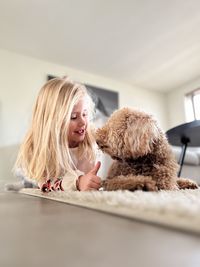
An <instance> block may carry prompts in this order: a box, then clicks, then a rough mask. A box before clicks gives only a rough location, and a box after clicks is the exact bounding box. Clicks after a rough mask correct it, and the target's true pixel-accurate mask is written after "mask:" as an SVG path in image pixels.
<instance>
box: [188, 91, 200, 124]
mask: <svg viewBox="0 0 200 267" xmlns="http://www.w3.org/2000/svg"><path fill="white" fill-rule="evenodd" d="M185 107H186V117H187V121H193V120H200V88H198V89H196V90H194V91H192V92H190V93H188V94H186V96H185Z"/></svg>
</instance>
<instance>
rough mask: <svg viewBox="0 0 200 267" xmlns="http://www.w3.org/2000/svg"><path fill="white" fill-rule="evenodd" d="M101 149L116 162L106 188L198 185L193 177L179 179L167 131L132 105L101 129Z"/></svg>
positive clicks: (145, 188)
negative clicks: (132, 107) (166, 134)
mask: <svg viewBox="0 0 200 267" xmlns="http://www.w3.org/2000/svg"><path fill="white" fill-rule="evenodd" d="M96 142H97V144H98V146H99V148H100V149H101V150H102V151H103V152H105V153H107V154H109V155H110V156H111V157H112V158H113V159H114V162H113V163H112V165H111V167H110V169H109V172H108V177H107V179H106V180H105V181H103V183H102V186H103V188H104V190H109V191H110V190H118V189H127V190H131V191H133V190H137V189H140V190H147V191H157V190H176V189H185V188H191V189H195V188H198V185H197V184H196V183H195V182H193V181H192V180H189V179H184V178H178V177H177V170H178V164H177V163H176V161H175V158H174V156H173V154H172V151H171V148H170V145H169V144H168V141H167V138H166V136H165V134H164V133H163V131H162V130H161V129H160V128H159V127H158V125H157V122H156V121H155V120H154V119H153V117H152V116H151V115H149V114H147V113H145V112H142V111H138V110H135V109H130V108H123V109H120V110H117V111H115V112H114V113H113V114H112V115H111V117H110V118H109V119H108V121H107V122H106V124H105V125H104V126H103V127H102V128H100V129H98V130H97V132H96Z"/></svg>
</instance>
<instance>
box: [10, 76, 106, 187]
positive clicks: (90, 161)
mask: <svg viewBox="0 0 200 267" xmlns="http://www.w3.org/2000/svg"><path fill="white" fill-rule="evenodd" d="M93 108H94V105H93V102H92V100H91V98H90V96H89V95H88V93H87V90H86V88H85V87H84V86H83V85H81V84H78V83H74V82H72V81H70V80H69V79H68V78H55V79H52V80H50V81H48V82H47V83H46V84H45V85H44V86H43V87H42V88H41V90H40V92H39V95H38V98H37V101H36V104H35V108H34V112H33V117H32V124H31V127H30V129H29V130H28V132H27V134H26V136H25V139H24V141H23V143H22V145H21V147H20V150H19V154H18V157H17V161H16V164H15V168H16V170H20V172H22V173H23V176H24V177H28V178H30V179H33V181H35V182H36V184H37V185H38V186H39V187H40V188H41V190H42V191H51V190H59V189H61V190H80V191H86V190H98V189H99V188H100V186H101V180H100V178H99V177H98V176H97V172H98V169H99V168H100V162H98V163H97V164H96V165H94V162H95V140H94V138H93V135H92V132H91V129H90V125H89V119H90V118H89V117H90V115H91V114H92V112H93Z"/></svg>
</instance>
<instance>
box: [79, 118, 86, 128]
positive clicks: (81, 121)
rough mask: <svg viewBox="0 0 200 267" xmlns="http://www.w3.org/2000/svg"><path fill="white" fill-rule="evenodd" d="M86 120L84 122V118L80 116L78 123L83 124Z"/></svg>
mask: <svg viewBox="0 0 200 267" xmlns="http://www.w3.org/2000/svg"><path fill="white" fill-rule="evenodd" d="M85 124H86V122H85V118H84V117H80V120H79V125H81V126H83V125H85Z"/></svg>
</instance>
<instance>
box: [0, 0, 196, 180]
mask: <svg viewBox="0 0 200 267" xmlns="http://www.w3.org/2000/svg"><path fill="white" fill-rule="evenodd" d="M0 32H1V34H0V181H1V182H2V181H4V180H7V179H14V178H13V176H12V173H11V168H12V166H13V163H14V161H15V158H16V154H17V150H18V147H19V144H20V142H21V140H22V138H23V136H24V134H25V132H26V129H27V127H28V125H29V121H30V117H31V112H32V107H33V103H34V101H35V98H36V96H37V93H38V91H39V89H40V88H41V86H42V85H43V84H44V83H45V82H46V80H47V76H48V75H54V76H63V75H69V76H70V77H71V78H72V79H73V80H76V81H78V82H81V83H84V84H87V85H90V86H92V87H96V88H98V89H104V90H108V91H110V92H112V91H113V93H117V95H118V106H119V107H123V106H130V107H136V108H140V109H143V110H145V111H146V112H150V113H152V114H153V115H154V116H155V117H156V118H157V120H158V122H159V124H160V126H161V127H162V128H163V129H164V131H167V130H168V129H170V128H172V127H174V126H177V125H179V124H182V123H185V122H188V121H191V120H194V119H200V114H199V113H200V112H199V109H198V107H200V98H199V94H200V92H199V88H200V2H199V1H198V0H191V1H181V0H173V1H172V0H168V1H166V0H149V1H147V0H146V1H145V0H125V1H114V0H106V1H105V0H101V1H100V0H95V1H94V0H85V1H81V0H42V1H41V0H40V1H39V0H15V1H11V0H1V1H0ZM195 99H196V100H195ZM195 106H196V109H194V107H195ZM104 115H105V114H104ZM199 161H200V160H199ZM198 164H199V163H198Z"/></svg>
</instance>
